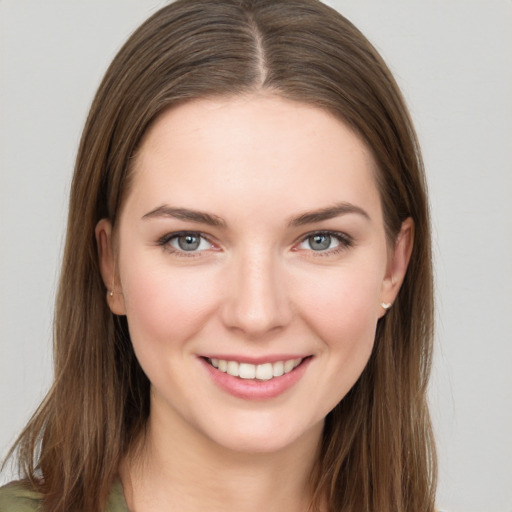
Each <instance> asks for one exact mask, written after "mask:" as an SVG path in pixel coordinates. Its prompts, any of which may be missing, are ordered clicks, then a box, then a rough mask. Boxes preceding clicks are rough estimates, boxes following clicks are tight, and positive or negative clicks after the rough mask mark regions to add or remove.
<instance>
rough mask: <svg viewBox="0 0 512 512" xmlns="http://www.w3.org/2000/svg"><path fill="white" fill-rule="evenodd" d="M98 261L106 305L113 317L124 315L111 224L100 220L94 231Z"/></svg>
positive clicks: (105, 220) (106, 220)
mask: <svg viewBox="0 0 512 512" xmlns="http://www.w3.org/2000/svg"><path fill="white" fill-rule="evenodd" d="M95 234H96V243H97V246H98V261H99V267H100V271H101V277H102V279H103V283H104V285H105V287H106V289H107V303H108V305H109V307H110V310H111V311H112V313H114V314H115V315H124V314H125V307H124V297H123V293H122V289H121V286H120V282H119V276H118V275H117V265H116V254H115V250H114V237H113V232H112V223H111V222H110V221H109V220H108V219H101V220H100V221H99V222H98V224H97V225H96V229H95Z"/></svg>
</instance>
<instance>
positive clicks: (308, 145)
mask: <svg viewBox="0 0 512 512" xmlns="http://www.w3.org/2000/svg"><path fill="white" fill-rule="evenodd" d="M133 170H134V176H133V181H132V187H131V191H130V193H129V197H128V202H130V200H132V202H133V200H134V199H136V200H137V202H139V203H140V202H153V203H155V204H153V206H158V204H156V203H159V202H160V203H164V202H168V201H172V202H179V203H180V206H186V207H197V204H195V202H197V201H201V202H202V203H204V204H202V206H203V207H204V208H209V207H215V208H216V209H219V208H220V209H228V204H227V203H228V202H230V204H232V205H239V206H243V205H245V206H246V208H250V207H251V206H255V207H256V210H257V209H258V205H259V206H261V205H273V207H274V208H278V207H279V206H286V207H287V208H289V209H295V210H297V209H308V208H317V207H319V206H320V207H321V206H325V205H326V204H328V203H336V202H339V201H350V202H363V203H365V204H366V208H369V207H370V206H371V207H372V208H375V209H379V210H380V199H379V195H378V191H377V187H376V183H375V179H374V175H375V164H374V160H373V157H372V155H371V152H370V150H369V149H368V148H367V146H366V145H365V144H364V143H363V142H362V141H361V139H360V138H359V137H358V136H357V135H356V134H355V133H354V132H353V131H352V130H351V129H350V128H349V127H348V126H347V125H346V124H344V123H343V122H342V121H340V120H339V119H337V118H336V117H334V116H333V115H331V114H329V113H328V112H325V111H324V110H321V109H319V108H316V107H313V106H311V105H307V104H304V103H299V102H295V101H290V100H286V99H283V98H280V97H277V96H273V95H271V96H269V95H266V96H262V95H249V96H240V97H230V98H213V99H201V100H194V101H190V102H188V103H185V104H182V105H180V106H178V107H175V108H172V109H170V110H168V111H166V112H165V113H163V114H162V115H161V116H160V117H159V118H158V119H157V120H156V121H155V123H154V124H153V125H152V126H151V127H150V129H149V130H148V132H147V133H146V134H145V137H144V139H143V141H142V143H141V145H140V148H139V150H138V152H137V155H136V157H135V161H134V167H133ZM190 203H193V204H190ZM148 206H149V205H148Z"/></svg>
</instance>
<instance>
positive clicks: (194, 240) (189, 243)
mask: <svg viewBox="0 0 512 512" xmlns="http://www.w3.org/2000/svg"><path fill="white" fill-rule="evenodd" d="M176 241H177V244H178V247H179V248H180V249H181V250H182V251H195V250H196V249H197V248H198V247H199V245H200V244H201V237H200V236H198V235H193V234H188V235H181V236H178V237H177V238H176Z"/></svg>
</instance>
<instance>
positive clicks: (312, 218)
mask: <svg viewBox="0 0 512 512" xmlns="http://www.w3.org/2000/svg"><path fill="white" fill-rule="evenodd" d="M347 214H357V215H361V216H362V217H364V218H365V219H367V220H371V219H370V216H369V215H368V213H366V212H365V211H364V210H363V209H362V208H360V207H359V206H356V205H354V204H351V203H345V202H344V203H337V204H335V205H333V206H329V207H327V208H321V209H319V210H312V211H309V212H304V213H302V214H300V215H299V216H297V217H293V218H292V219H291V220H290V221H289V222H288V226H290V227H298V226H304V225H305V224H313V223H315V222H321V221H324V220H329V219H334V218H335V217H339V216H341V215H347ZM162 217H164V218H165V217H171V218H174V219H179V220H188V221H190V222H197V223H199V224H207V225H208V226H216V227H223V228H225V227H226V221H225V220H224V219H222V218H221V217H218V216H217V215H214V214H211V213H207V212H202V211H199V210H191V209H189V208H176V207H172V206H168V205H165V204H164V205H162V206H158V207H157V208H155V209H154V210H151V211H150V212H148V213H146V214H145V215H144V216H143V217H142V219H143V220H144V219H153V218H162Z"/></svg>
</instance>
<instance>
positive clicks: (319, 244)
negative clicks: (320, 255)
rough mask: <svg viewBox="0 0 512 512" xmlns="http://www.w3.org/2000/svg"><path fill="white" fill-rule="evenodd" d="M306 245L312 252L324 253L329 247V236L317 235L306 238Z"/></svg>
mask: <svg viewBox="0 0 512 512" xmlns="http://www.w3.org/2000/svg"><path fill="white" fill-rule="evenodd" d="M307 240H308V244H309V247H310V248H311V249H313V251H325V250H326V249H329V247H330V246H331V235H327V234H324V233H319V234H316V235H312V236H310V237H308V239H307Z"/></svg>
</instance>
